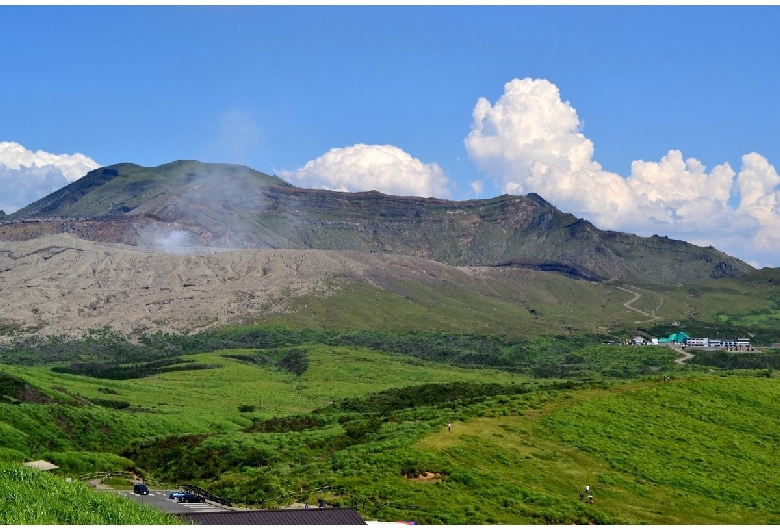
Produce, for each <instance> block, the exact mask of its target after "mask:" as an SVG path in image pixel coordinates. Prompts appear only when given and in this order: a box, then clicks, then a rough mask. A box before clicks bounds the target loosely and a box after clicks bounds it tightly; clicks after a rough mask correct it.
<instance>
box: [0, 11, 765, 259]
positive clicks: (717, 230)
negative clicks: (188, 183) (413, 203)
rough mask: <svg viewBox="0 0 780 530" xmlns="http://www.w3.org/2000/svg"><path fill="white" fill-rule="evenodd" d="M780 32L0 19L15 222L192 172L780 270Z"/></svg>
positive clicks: (638, 22) (721, 21) (460, 17)
mask: <svg viewBox="0 0 780 530" xmlns="http://www.w3.org/2000/svg"><path fill="white" fill-rule="evenodd" d="M779 22H780V9H779V8H777V7H752V8H740V7H669V6H658V7H569V6H546V7H526V6H505V7H487V8H485V7H468V6H465V7H404V6H395V7H393V6H391V7H351V6H346V7H304V6H300V7H265V6H257V7H148V6H136V7H113V6H104V7H95V6H83V7H56V6H55V7H51V6H38V7H36V6H29V7H11V6H2V7H0V49H2V50H4V53H3V56H4V57H3V61H2V65H1V66H0V68H2V69H3V75H2V82H0V116H2V118H1V119H0V142H3V143H2V144H0V209H5V211H6V212H7V213H10V212H11V211H13V210H15V209H17V208H19V207H21V206H24V205H26V204H27V203H29V202H31V201H32V200H35V199H37V198H39V197H40V196H43V195H45V194H47V193H49V192H51V191H53V190H54V189H57V187H60V186H61V185H64V184H67V182H68V181H72V180H73V179H75V178H78V176H79V174H83V173H84V172H86V171H88V170H89V169H90V168H91V167H92V166H95V165H109V164H114V163H118V162H134V163H137V164H141V165H145V166H154V165H159V164H162V163H166V162H170V161H172V160H177V159H198V160H203V161H210V162H231V163H239V164H245V165H248V166H250V167H253V168H255V169H258V170H260V171H263V172H266V173H272V174H277V175H279V176H282V177H283V178H285V179H286V180H288V181H290V182H292V183H294V184H296V185H299V186H303V187H326V188H329V189H340V190H347V191H360V190H363V189H378V190H380V191H384V192H387V193H394V194H400V195H422V196H438V197H445V198H451V199H458V200H460V199H471V198H486V197H493V196H496V195H500V194H501V193H505V192H506V193H514V194H526V193H528V192H531V191H535V192H537V193H539V194H540V195H542V196H543V197H545V198H546V199H548V200H549V201H550V202H552V203H553V204H555V205H556V206H558V207H559V208H560V209H562V210H563V211H568V212H572V213H574V214H575V215H578V216H580V217H585V218H587V219H589V220H591V221H593V222H594V223H595V224H596V225H597V226H599V227H600V228H604V229H613V230H622V231H630V232H634V233H638V234H640V235H652V234H654V233H657V234H659V235H667V236H669V237H672V238H675V239H685V240H688V241H691V242H694V243H697V244H702V245H709V244H711V245H714V246H715V247H716V248H718V249H720V250H723V251H725V252H728V253H729V254H732V255H735V256H737V257H740V258H742V259H744V260H747V261H749V262H750V263H752V264H754V265H757V266H763V265H771V266H780V252H778V251H777V250H775V249H777V248H780V187H778V184H780V177H778V176H777V172H776V171H775V167H776V166H775V165H776V164H778V163H780V142H778V124H780V101H779V100H778V98H777V87H778V86H780V68H778V67H777V58H778V57H780V37H778V36H777V30H776V29H777V27H778V23H779ZM77 154H80V155H83V157H78V156H76V155H77ZM637 161H643V162H637ZM632 164H633V165H632ZM58 172H59V173H58Z"/></svg>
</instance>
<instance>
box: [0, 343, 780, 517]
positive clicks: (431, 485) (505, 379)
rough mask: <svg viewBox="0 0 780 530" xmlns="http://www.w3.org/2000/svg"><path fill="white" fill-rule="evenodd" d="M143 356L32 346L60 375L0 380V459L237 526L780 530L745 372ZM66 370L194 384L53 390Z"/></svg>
mask: <svg viewBox="0 0 780 530" xmlns="http://www.w3.org/2000/svg"><path fill="white" fill-rule="evenodd" d="M90 341H91V342H90ZM188 341H189V342H188ZM55 342H56V341H55ZM140 343H142V344H145V345H146V346H145V348H146V349H144V348H141V347H140V346H139V347H138V349H133V347H131V346H130V345H128V344H123V343H122V342H121V341H120V340H119V339H118V338H117V337H116V336H112V335H111V334H110V333H105V332H102V333H96V334H93V335H92V336H91V337H88V338H87V339H86V340H85V341H84V342H82V343H74V344H70V345H67V347H66V345H63V344H62V343H56V344H53V345H52V344H49V345H47V344H46V343H38V347H40V350H39V351H40V352H41V355H42V356H46V357H47V358H54V357H57V355H59V356H60V357H58V359H59V360H58V361H57V362H47V363H44V364H40V363H39V364H31V363H30V362H29V361H30V360H31V359H30V351H26V353H24V352H23V354H21V353H20V354H19V355H20V358H21V359H26V360H27V361H26V362H27V364H26V365H22V364H14V365H3V366H2V370H1V372H2V373H1V374H0V418H2V419H0V460H5V461H11V462H20V461H22V460H26V459H38V458H43V459H47V460H50V461H52V462H54V463H56V464H57V465H59V466H60V467H61V469H60V470H59V471H58V472H59V473H60V474H61V475H66V476H72V477H77V476H79V475H80V474H83V473H88V472H92V471H106V470H132V471H135V472H136V473H139V474H142V475H144V476H145V477H146V478H147V480H149V481H150V482H156V483H165V484H168V485H170V486H171V487H174V486H175V485H176V484H181V483H190V484H196V485H199V486H201V487H204V488H206V489H208V490H210V491H212V492H213V493H215V494H217V495H220V496H223V497H227V498H231V499H233V500H234V501H236V502H237V503H239V504H240V505H248V506H250V507H278V506H284V505H287V504H290V503H292V502H294V501H300V502H310V503H314V502H316V500H317V499H318V498H325V499H326V500H327V502H328V503H329V504H330V505H336V506H339V505H340V506H353V507H356V508H357V509H358V510H359V511H360V513H361V514H362V515H363V516H364V517H365V518H367V519H378V520H391V521H392V520H399V519H413V520H416V521H417V522H420V523H431V524H483V523H490V524H495V523H500V524H526V523H548V524H549V523H558V524H563V523H571V522H579V523H587V522H597V523H628V524H636V523H645V522H648V523H662V524H715V523H724V524H725V523H728V524H758V523H763V524H772V523H777V522H780V511H779V510H780V508H779V507H778V506H777V502H776V501H775V500H774V499H776V498H780V496H778V495H777V493H778V492H777V491H776V489H777V486H776V485H775V484H774V483H773V482H772V475H771V472H772V470H773V469H776V468H777V465H778V464H780V462H778V460H780V456H778V455H776V454H775V452H774V451H773V448H774V447H776V443H777V441H778V440H777V434H776V433H775V432H774V427H773V426H774V425H775V424H776V422H777V420H778V419H780V418H779V417H780V407H778V405H777V403H778V402H780V401H778V397H780V396H778V394H780V389H778V386H777V383H776V379H775V378H773V377H771V376H772V372H771V370H767V369H765V368H764V367H763V365H761V364H760V363H759V364H757V365H754V366H751V368H750V369H747V370H735V369H733V367H731V366H726V367H724V368H719V367H717V366H716V365H715V364H713V363H714V361H713V363H710V362H709V361H707V362H704V363H703V364H694V363H689V364H686V365H679V364H676V363H675V362H674V361H675V359H676V358H677V354H676V353H675V352H674V351H673V350H672V349H669V348H660V347H635V348H631V347H622V346H614V345H603V344H601V343H600V342H599V338H598V337H590V338H589V337H587V336H579V337H576V336H560V337H537V338H534V339H524V340H519V339H511V338H507V337H503V336H495V335H479V334H470V335H457V334H447V333H439V332H422V331H415V332H400V331H384V332H383V331H377V330H375V331H358V330H355V331H350V332H346V331H338V332H337V331H327V330H321V329H320V330H298V331H296V330H293V329H289V328H257V327H236V328H230V329H223V330H219V331H218V332H214V333H212V334H211V335H209V336H200V337H191V338H190V339H186V338H182V337H170V336H169V337H165V336H162V335H158V336H156V337H146V338H144V339H143V340H141V341H140ZM162 344H167V345H168V346H169V347H168V348H167V350H166V349H165V348H160V347H159V346H160V345H162ZM216 345H221V347H220V348H216V347H215V346H216ZM250 345H254V347H249V346H250ZM28 347H29V344H28ZM101 347H102V350H101ZM47 348H48V349H47ZM200 350H207V351H202V352H201V353H196V351H200ZM73 351H75V352H80V353H78V355H77V356H76V357H77V359H78V361H80V362H81V361H84V360H92V361H95V362H97V361H99V362H100V363H103V364H102V365H101V366H109V367H110V366H122V361H123V360H124V361H127V360H128V359H130V360H131V361H132V362H131V364H130V365H125V366H126V367H127V366H131V367H132V366H138V364H137V363H139V362H140V361H141V360H143V359H144V356H147V357H146V358H147V360H149V361H150V362H157V361H156V360H158V359H163V360H165V359H173V362H174V364H169V363H158V364H157V365H155V366H159V367H161V368H164V369H165V370H168V369H169V368H175V367H177V366H182V367H184V366H189V365H191V364H192V363H195V364H197V365H198V366H200V367H201V369H197V370H191V369H186V370H185V369H182V370H175V371H164V370H161V371H159V372H157V373H154V372H153V373H147V372H145V371H140V372H132V370H131V371H130V372H127V373H130V374H132V373H136V376H133V377H129V378H118V379H107V378H103V377H94V376H89V375H83V374H80V373H78V372H75V373H63V372H61V371H54V370H53V368H62V367H63V366H72V365H68V364H67V361H66V359H65V357H66V356H67V355H72V352H73ZM69 352H71V353H69ZM6 353H8V352H6ZM55 353H56V355H55ZM9 355H10V354H9ZM496 359H497V360H498V361H495V360H496ZM761 362H764V363H766V362H768V361H766V360H764V361H761ZM107 373H115V372H107ZM125 375H127V374H125ZM125 375H123V376H122V377H125ZM449 422H452V423H453V424H454V426H453V429H452V431H448V430H447V427H446V425H447V423H449ZM585 485H590V486H591V488H592V489H593V491H594V496H595V499H594V500H595V502H594V504H592V505H591V504H587V503H585V502H582V501H580V499H579V496H578V494H579V492H580V491H581V489H582V488H583V487H584V486H585ZM14 517H16V516H14ZM61 517H62V518H61V519H60V522H67V521H69V520H71V519H67V518H66V516H64V515H63V516H61ZM11 520H16V521H21V520H25V519H9V521H11ZM31 521H32V520H31Z"/></svg>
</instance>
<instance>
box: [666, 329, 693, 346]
mask: <svg viewBox="0 0 780 530" xmlns="http://www.w3.org/2000/svg"><path fill="white" fill-rule="evenodd" d="M690 338H691V337H690V335H688V334H687V333H686V332H684V331H679V332H677V333H672V334H671V335H669V336H668V337H664V338H661V339H658V344H669V343H675V344H685V340H686V339H690Z"/></svg>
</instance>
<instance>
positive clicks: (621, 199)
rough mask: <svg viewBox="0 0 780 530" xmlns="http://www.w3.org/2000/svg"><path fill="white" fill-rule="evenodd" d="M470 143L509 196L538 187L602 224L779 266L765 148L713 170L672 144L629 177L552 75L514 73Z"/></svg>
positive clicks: (480, 116)
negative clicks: (599, 150)
mask: <svg viewBox="0 0 780 530" xmlns="http://www.w3.org/2000/svg"><path fill="white" fill-rule="evenodd" d="M472 117H473V121H472V125H471V132H470V133H469V135H468V136H467V137H466V138H465V140H464V143H465V146H466V150H467V152H468V154H469V157H470V159H471V160H472V161H473V162H474V163H475V165H476V166H477V168H478V169H479V171H480V172H482V173H483V174H484V175H485V176H486V177H487V178H488V179H492V180H493V181H494V183H496V185H497V187H499V188H501V189H502V190H503V192H505V193H510V194H527V193H529V192H535V193H538V194H540V195H541V196H543V197H544V198H545V199H547V200H548V201H550V202H552V203H553V204H555V206H556V207H558V208H559V209H561V210H563V211H568V212H572V213H573V214H575V215H577V216H580V217H584V218H586V219H589V220H590V221H592V222H594V223H595V224H596V225H597V226H599V227H600V228H603V229H611V230H620V231H627V232H634V233H637V234H640V235H645V236H649V235H652V234H654V233H656V234H659V235H668V236H670V237H673V238H675V239H684V240H686V241H689V242H692V243H695V244H699V245H713V246H715V247H717V248H718V249H720V250H723V251H725V252H727V253H729V254H731V255H734V256H738V257H741V258H742V259H745V260H748V261H749V262H751V263H752V264H753V265H758V266H763V265H773V266H777V265H780V263H778V260H779V258H780V256H779V253H778V250H777V249H780V187H779V185H780V177H779V176H778V174H777V171H776V170H775V168H774V167H773V166H772V165H771V164H770V163H769V162H768V160H767V159H766V158H765V157H763V156H761V155H760V154H758V153H749V154H746V155H744V156H743V157H742V162H741V167H740V168H739V172H736V171H735V170H734V169H732V167H731V166H730V165H729V164H728V163H723V164H720V165H717V166H715V167H714V168H712V169H711V170H710V171H707V168H706V167H705V166H704V165H703V164H702V163H701V162H700V161H698V160H696V159H695V158H684V157H683V154H682V153H681V152H680V151H677V150H670V151H669V152H668V153H667V154H666V155H665V156H663V157H662V158H661V160H660V161H658V162H647V161H643V160H637V161H635V162H633V163H632V164H631V174H630V175H628V176H626V177H624V176H621V175H618V174H616V173H612V172H609V171H605V170H603V169H602V167H601V165H600V164H599V163H598V162H596V161H595V160H594V159H593V154H594V147H593V142H591V141H590V140H589V139H588V138H586V137H585V135H584V134H583V133H582V131H581V123H580V121H579V118H578V117H577V112H576V110H575V109H574V108H573V107H572V106H571V105H570V104H569V102H564V101H562V100H561V97H560V93H559V90H558V88H557V87H556V86H555V85H554V84H553V83H551V82H549V81H547V80H543V79H522V80H521V79H514V80H512V81H510V82H509V83H506V84H505V85H504V93H503V95H502V96H501V97H500V98H499V99H498V100H497V101H496V102H495V103H494V104H491V103H490V101H488V100H487V99H485V98H479V100H478V101H477V103H476V105H475V107H474V111H473V113H472Z"/></svg>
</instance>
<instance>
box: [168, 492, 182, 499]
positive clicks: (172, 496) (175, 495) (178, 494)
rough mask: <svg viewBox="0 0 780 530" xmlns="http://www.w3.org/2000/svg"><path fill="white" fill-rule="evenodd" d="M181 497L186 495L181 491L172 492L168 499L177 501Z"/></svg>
mask: <svg viewBox="0 0 780 530" xmlns="http://www.w3.org/2000/svg"><path fill="white" fill-rule="evenodd" d="M182 495H186V493H184V492H183V491H172V492H170V493H169V494H168V498H169V499H178V498H179V497H181V496H182Z"/></svg>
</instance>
